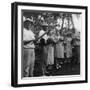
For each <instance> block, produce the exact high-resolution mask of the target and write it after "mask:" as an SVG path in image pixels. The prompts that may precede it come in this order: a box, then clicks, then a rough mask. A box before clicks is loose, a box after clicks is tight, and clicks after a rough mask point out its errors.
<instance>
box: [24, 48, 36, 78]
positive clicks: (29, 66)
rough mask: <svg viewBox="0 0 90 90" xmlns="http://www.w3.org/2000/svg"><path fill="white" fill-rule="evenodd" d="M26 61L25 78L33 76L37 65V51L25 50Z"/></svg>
mask: <svg viewBox="0 0 90 90" xmlns="http://www.w3.org/2000/svg"><path fill="white" fill-rule="evenodd" d="M23 54H24V59H23V74H24V75H23V76H25V77H28V76H31V77H32V76H33V71H34V64H35V51H34V49H25V48H24V52H23Z"/></svg>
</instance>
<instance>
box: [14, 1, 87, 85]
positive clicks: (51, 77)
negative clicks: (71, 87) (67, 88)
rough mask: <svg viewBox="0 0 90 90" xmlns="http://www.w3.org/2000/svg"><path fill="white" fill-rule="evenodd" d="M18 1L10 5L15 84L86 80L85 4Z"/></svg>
mask: <svg viewBox="0 0 90 90" xmlns="http://www.w3.org/2000/svg"><path fill="white" fill-rule="evenodd" d="M19 4H20V3H14V6H13V10H14V7H15V5H16V7H17V8H16V9H15V10H17V12H16V17H17V18H15V17H14V19H13V20H15V19H16V20H15V21H13V23H14V22H15V24H17V25H15V26H16V27H17V28H16V29H17V32H16V33H15V35H18V37H17V39H16V40H17V41H16V42H17V43H16V46H17V47H16V48H17V51H16V52H18V53H17V61H16V63H15V65H16V66H14V67H15V68H16V71H15V74H14V76H13V77H14V78H16V77H17V81H16V82H17V84H18V85H20V84H21V85H22V84H23V85H34V84H36V83H38V84H44V83H46V84H47V85H48V84H49V83H55V82H56V83H57V84H59V83H64V82H66V83H68V82H84V81H86V74H85V73H87V72H86V71H87V70H86V53H85V52H86V49H85V46H86V44H85V42H86V41H85V40H86V32H87V30H86V29H87V28H86V27H87V26H86V11H85V10H86V7H83V6H82V7H77V6H76V7H72V6H71V7H70V6H69V7H68V6H66V7H65V6H63V5H61V6H60V5H58V6H57V7H55V6H54V5H51V7H50V6H49V5H46V4H42V5H41V6H40V5H39V4H38V5H37V4H36V5H35V4H30V5H29V4H25V6H24V3H22V4H20V5H19ZM48 6H49V7H48ZM14 32H15V31H14ZM17 33H18V34H17ZM15 38H16V37H15ZM16 52H15V53H16ZM13 62H14V61H13ZM15 68H14V70H15ZM15 75H16V77H15ZM15 80H16V79H15ZM17 84H16V85H17Z"/></svg>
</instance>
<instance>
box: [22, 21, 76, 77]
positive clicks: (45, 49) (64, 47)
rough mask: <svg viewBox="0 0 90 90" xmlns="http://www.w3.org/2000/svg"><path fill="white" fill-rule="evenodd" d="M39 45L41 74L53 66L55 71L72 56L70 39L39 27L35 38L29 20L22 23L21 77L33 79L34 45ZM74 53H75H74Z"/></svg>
mask: <svg viewBox="0 0 90 90" xmlns="http://www.w3.org/2000/svg"><path fill="white" fill-rule="evenodd" d="M36 43H39V47H40V49H41V63H42V66H41V68H42V73H43V75H45V74H46V73H47V66H55V67H56V69H58V68H61V64H62V63H63V61H64V58H71V57H72V56H73V50H72V48H73V47H72V44H74V43H73V42H72V39H71V38H70V37H68V38H66V41H64V37H63V36H61V35H60V33H59V31H58V30H55V29H52V30H50V29H48V28H47V27H45V28H43V26H41V28H40V31H39V34H38V38H37V39H36V38H35V34H34V32H33V23H32V22H30V21H29V20H26V21H24V29H23V48H24V49H23V56H24V59H23V61H22V77H30V76H31V77H33V71H34V66H35V60H36V59H35V44H36ZM74 52H75V51H74Z"/></svg>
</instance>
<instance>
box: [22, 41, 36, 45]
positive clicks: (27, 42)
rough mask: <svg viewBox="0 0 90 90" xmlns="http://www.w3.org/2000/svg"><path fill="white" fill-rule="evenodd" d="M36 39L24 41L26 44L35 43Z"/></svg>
mask: <svg viewBox="0 0 90 90" xmlns="http://www.w3.org/2000/svg"><path fill="white" fill-rule="evenodd" d="M34 41H35V40H30V41H29V40H28V41H23V42H24V45H27V44H29V43H33V42H34Z"/></svg>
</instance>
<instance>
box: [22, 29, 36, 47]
mask: <svg viewBox="0 0 90 90" xmlns="http://www.w3.org/2000/svg"><path fill="white" fill-rule="evenodd" d="M31 40H35V34H34V33H33V32H32V31H31V30H27V29H25V28H24V31H23V41H31ZM24 48H35V45H34V43H33V42H30V43H29V44H27V45H24Z"/></svg>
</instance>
